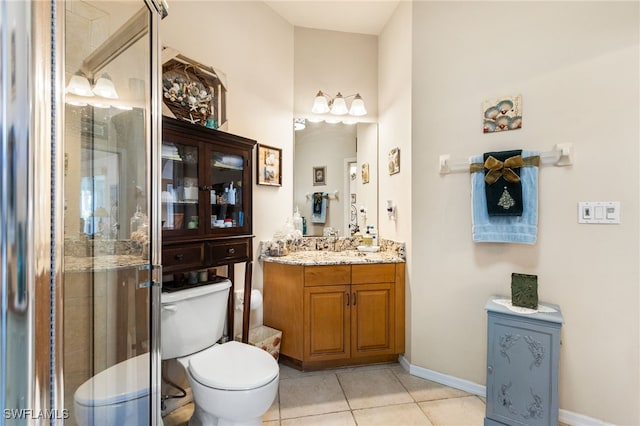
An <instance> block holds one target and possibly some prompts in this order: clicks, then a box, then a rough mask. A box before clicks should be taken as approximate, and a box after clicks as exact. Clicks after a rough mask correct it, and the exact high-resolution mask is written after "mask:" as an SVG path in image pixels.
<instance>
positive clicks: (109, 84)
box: [93, 73, 118, 99]
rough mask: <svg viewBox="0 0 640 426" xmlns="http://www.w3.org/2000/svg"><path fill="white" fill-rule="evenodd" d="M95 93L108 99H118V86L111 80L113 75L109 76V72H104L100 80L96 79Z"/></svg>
mask: <svg viewBox="0 0 640 426" xmlns="http://www.w3.org/2000/svg"><path fill="white" fill-rule="evenodd" d="M93 93H94V94H95V95H96V96H101V97H103V98H107V99H118V92H116V87H115V86H114V85H113V81H111V77H109V74H107V73H104V74H102V76H100V78H99V79H98V81H96V85H95V86H93Z"/></svg>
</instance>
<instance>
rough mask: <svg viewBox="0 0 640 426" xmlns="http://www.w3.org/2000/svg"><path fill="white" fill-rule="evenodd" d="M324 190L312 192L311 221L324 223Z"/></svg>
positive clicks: (325, 216)
mask: <svg viewBox="0 0 640 426" xmlns="http://www.w3.org/2000/svg"><path fill="white" fill-rule="evenodd" d="M328 198H329V194H327V193H326V192H314V193H313V196H312V198H311V223H324V222H325V221H326V220H327V199H328Z"/></svg>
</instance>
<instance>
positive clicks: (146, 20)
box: [63, 0, 159, 426]
mask: <svg viewBox="0 0 640 426" xmlns="http://www.w3.org/2000/svg"><path fill="white" fill-rule="evenodd" d="M63 4H64V7H65V8H66V11H65V12H66V13H65V17H66V22H65V86H66V90H65V95H64V101H65V105H64V109H65V111H64V135H63V137H64V155H65V159H64V164H65V167H64V194H65V199H64V206H65V211H64V228H65V229H64V276H63V285H64V291H63V293H64V300H63V310H64V325H63V331H64V333H63V336H64V337H63V339H64V353H63V362H64V396H65V398H64V406H65V408H66V409H67V410H68V411H69V418H68V419H67V420H66V421H65V424H67V425H77V424H81V425H84V424H87V425H114V426H115V425H136V426H138V425H147V424H152V419H153V417H154V415H153V414H152V413H154V411H155V410H154V409H153V408H152V407H153V405H154V404H153V399H154V398H155V396H154V395H153V392H152V391H151V390H152V389H154V387H153V383H152V380H154V379H153V377H154V374H153V371H154V370H153V368H152V367H153V364H152V359H153V357H156V358H157V356H158V351H157V349H156V348H157V343H158V342H155V341H154V338H153V336H154V329H153V325H154V321H155V320H154V319H153V318H154V317H153V312H152V311H153V310H152V308H151V307H152V306H153V304H154V302H153V300H154V292H155V291H157V288H154V285H153V282H154V275H155V274H156V272H155V271H154V268H153V263H154V260H155V259H154V256H153V253H154V250H157V246H158V244H159V241H157V235H158V231H155V230H154V229H155V228H156V227H159V224H156V223H155V221H154V220H153V215H152V212H153V211H154V205H155V204H154V201H153V200H152V198H153V197H156V195H154V191H153V190H152V181H153V179H152V174H151V170H152V164H153V161H152V160H153V155H155V150H156V148H155V147H154V146H152V143H151V140H152V137H151V136H152V134H155V133H157V132H156V131H155V129H154V127H153V126H154V117H153V114H155V113H156V112H155V111H154V109H153V108H152V105H153V104H152V101H154V99H155V96H152V94H153V91H152V89H153V87H154V84H156V83H155V82H154V80H155V78H156V77H154V75H156V76H157V72H156V71H155V69H154V66H153V60H152V58H153V55H154V54H155V53H154V51H153V49H154V47H153V45H154V44H155V43H157V40H154V37H153V35H152V34H153V32H152V31H151V26H152V24H153V22H154V20H155V19H157V17H156V16H155V15H154V13H155V12H152V11H151V10H150V8H149V6H148V5H147V4H146V3H145V2H143V1H140V0H138V1H118V2H107V1H103V2H99V1H68V2H66V3H63ZM155 101H157V100H155ZM152 113H153V114H152ZM156 119H157V118H156ZM152 195H153V197H152ZM156 303H157V302H156ZM155 362H157V359H156V361H155ZM130 398H131V399H136V398H137V399H136V401H135V403H130V404H129V405H130V406H127V403H126V400H127V399H130ZM113 404H120V409H119V410H106V409H104V408H103V407H105V406H107V405H113Z"/></svg>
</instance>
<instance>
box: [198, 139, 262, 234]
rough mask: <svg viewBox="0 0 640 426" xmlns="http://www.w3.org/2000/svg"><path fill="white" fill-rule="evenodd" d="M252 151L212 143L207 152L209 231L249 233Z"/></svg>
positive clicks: (206, 185)
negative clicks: (250, 163) (250, 162)
mask: <svg viewBox="0 0 640 426" xmlns="http://www.w3.org/2000/svg"><path fill="white" fill-rule="evenodd" d="M249 153H250V151H247V150H241V149H233V148H228V147H222V146H217V145H216V144H212V146H210V147H209V149H208V150H207V162H206V169H207V176H206V180H207V183H206V184H205V187H206V188H207V189H208V190H209V194H208V195H209V196H208V200H209V202H208V206H209V208H208V214H209V220H208V223H207V227H206V229H207V230H209V232H214V233H216V234H237V233H238V232H241V233H244V234H247V233H250V232H251V228H250V226H249V223H250V222H249V220H248V219H249V218H248V217H247V215H248V214H249V212H250V209H249V208H248V207H249V204H250V196H251V192H250V189H249V191H247V188H250V187H251V185H252V182H251V178H250V176H251V174H250V170H249V169H248V165H249V155H250V154H249Z"/></svg>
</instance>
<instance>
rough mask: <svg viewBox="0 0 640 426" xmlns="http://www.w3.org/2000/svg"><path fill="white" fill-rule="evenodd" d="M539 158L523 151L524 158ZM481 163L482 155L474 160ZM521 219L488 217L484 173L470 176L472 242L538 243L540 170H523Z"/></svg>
mask: <svg viewBox="0 0 640 426" xmlns="http://www.w3.org/2000/svg"><path fill="white" fill-rule="evenodd" d="M534 155H539V153H538V152H535V151H522V158H526V157H531V156H534ZM471 162H472V163H482V162H483V159H482V155H478V156H475V157H472V158H471ZM520 182H521V183H522V204H523V212H522V216H489V213H488V211H487V198H486V194H485V191H484V185H485V182H484V173H471V210H472V212H471V220H472V233H473V241H475V242H482V243H520V244H535V242H536V238H537V234H538V167H522V168H521V169H520Z"/></svg>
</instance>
